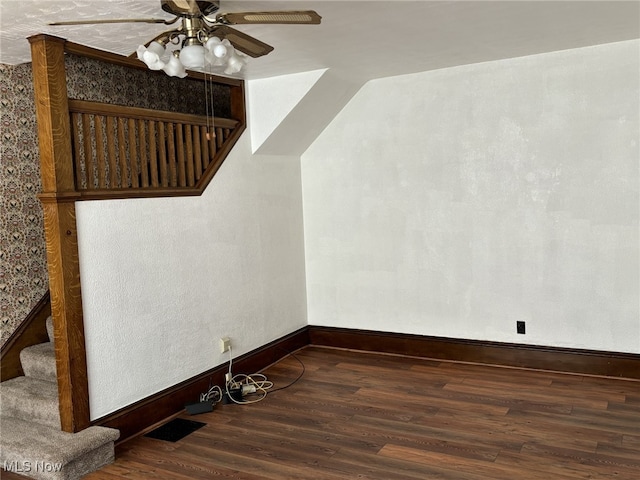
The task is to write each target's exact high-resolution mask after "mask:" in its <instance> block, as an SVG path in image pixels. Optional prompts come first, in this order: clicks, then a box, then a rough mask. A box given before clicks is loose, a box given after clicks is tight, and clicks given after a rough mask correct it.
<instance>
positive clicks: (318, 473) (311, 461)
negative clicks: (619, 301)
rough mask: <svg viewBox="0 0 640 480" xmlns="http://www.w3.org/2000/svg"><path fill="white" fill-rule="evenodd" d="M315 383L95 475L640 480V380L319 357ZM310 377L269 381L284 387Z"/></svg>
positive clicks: (128, 454)
mask: <svg viewBox="0 0 640 480" xmlns="http://www.w3.org/2000/svg"><path fill="white" fill-rule="evenodd" d="M297 357H298V358H299V359H300V360H301V361H302V362H304V365H305V368H306V371H305V374H304V376H303V377H302V378H301V379H300V380H299V381H298V382H297V383H295V384H294V385H293V386H291V387H289V388H287V389H284V390H281V391H277V392H274V393H272V394H270V395H269V396H268V397H267V398H266V399H265V400H264V401H262V402H260V403H256V404H253V405H246V406H239V405H218V406H216V409H215V410H214V411H213V412H211V413H207V414H202V415H197V416H188V415H184V416H182V417H183V418H188V419H191V420H197V421H201V422H206V423H207V425H206V426H205V427H203V428H201V429H199V430H197V431H196V432H194V433H192V434H191V435H189V436H187V437H186V438H184V439H182V440H180V441H178V442H176V443H170V442H166V441H162V440H155V439H151V438H146V437H138V438H136V439H133V440H130V441H128V442H125V443H123V444H122V445H120V446H119V447H118V449H117V451H116V455H117V459H116V462H115V463H114V464H112V465H110V466H107V467H105V468H103V469H102V470H100V471H99V472H96V473H94V474H91V475H89V476H88V477H86V478H87V479H89V480H114V479H122V478H127V479H156V478H157V479H172V478H173V479H212V478H233V479H246V480H249V479H277V480H282V479H313V480H316V479H318V480H322V479H326V480H335V479H352V478H360V479H384V480H396V479H397V480H401V479H402V480H409V479H412V480H415V479H420V480H424V479H440V480H445V479H449V480H487V479H496V480H502V479H504V480H514V479H541V480H550V479H553V480H563V479H624V480H634V479H638V478H640V382H638V381H628V380H620V379H608V378H607V379H605V378H597V377H586V376H579V375H568V374H558V373H549V372H540V371H530V370H520V369H510V368H500V367H491V366H482V365H472V364H461V363H455V362H442V361H432V360H424V359H416V358H407V357H400V356H389V355H380V354H372V353H361V352H352V351H346V350H337V349H330V348H320V347H311V346H310V347H305V348H303V349H302V350H300V351H299V352H298V353H297ZM300 371H301V366H300V364H299V363H298V361H297V360H296V359H295V358H293V357H288V358H286V359H284V360H282V361H281V362H279V363H277V364H276V365H273V366H271V367H270V368H269V369H267V370H266V371H265V372H264V373H265V374H266V375H267V376H268V377H269V379H270V380H273V381H275V383H276V387H278V386H283V385H286V384H288V383H289V382H291V381H292V380H294V379H295V378H296V377H297V375H298V374H299V372H300Z"/></svg>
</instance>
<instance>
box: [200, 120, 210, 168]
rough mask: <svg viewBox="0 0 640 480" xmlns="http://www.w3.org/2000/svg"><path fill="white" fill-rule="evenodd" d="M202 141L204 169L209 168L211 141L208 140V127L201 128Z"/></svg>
mask: <svg viewBox="0 0 640 480" xmlns="http://www.w3.org/2000/svg"><path fill="white" fill-rule="evenodd" d="M200 140H201V141H202V167H203V168H204V169H206V168H207V167H208V166H209V141H208V140H207V127H205V126H202V127H200Z"/></svg>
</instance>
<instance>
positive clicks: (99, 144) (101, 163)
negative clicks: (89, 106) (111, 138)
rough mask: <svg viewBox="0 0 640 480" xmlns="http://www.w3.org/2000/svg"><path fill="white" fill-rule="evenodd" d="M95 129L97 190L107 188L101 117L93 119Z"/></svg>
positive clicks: (97, 116)
mask: <svg viewBox="0 0 640 480" xmlns="http://www.w3.org/2000/svg"><path fill="white" fill-rule="evenodd" d="M94 122H95V129H96V155H97V158H98V161H97V164H96V167H97V168H98V188H105V187H106V186H107V162H106V159H105V156H104V130H103V127H104V126H103V124H102V115H96V116H95V117H94Z"/></svg>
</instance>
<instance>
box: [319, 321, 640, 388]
mask: <svg viewBox="0 0 640 480" xmlns="http://www.w3.org/2000/svg"><path fill="white" fill-rule="evenodd" d="M309 340H310V343H311V344H312V345H318V346H327V347H338V348H348V349H353V350H363V351H370V352H378V353H392V354H399V355H410V356H415V357H423V358H433V359H439V360H455V361H461V362H472V363H482V364H488V365H501V366H509V367H520V368H532V369H537V370H550V371H556V372H565V373H578V374H583V375H599V376H607V377H620V378H629V379H640V355H636V354H631V353H617V352H603V351H597V350H581V349H573V348H558V347H543V346H536V345H523V344H511V343H499V342H485V341H479V340H462V339H456V338H441V337H429V336H422V335H408V334H400V333H388V332H378V331H370V330H351V329H346V328H333V327H320V326H310V327H309Z"/></svg>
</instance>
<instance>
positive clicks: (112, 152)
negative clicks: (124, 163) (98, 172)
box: [107, 116, 118, 188]
mask: <svg viewBox="0 0 640 480" xmlns="http://www.w3.org/2000/svg"><path fill="white" fill-rule="evenodd" d="M114 137H115V135H114V133H113V117H112V116H108V117H107V153H108V156H109V188H116V187H117V186H118V171H117V170H118V163H117V160H116V145H115V141H114V140H115V138H114Z"/></svg>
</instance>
